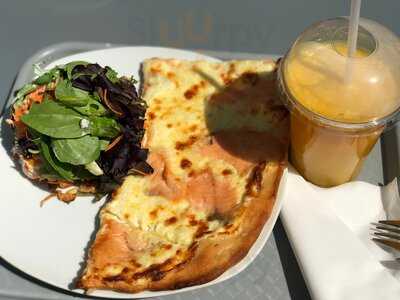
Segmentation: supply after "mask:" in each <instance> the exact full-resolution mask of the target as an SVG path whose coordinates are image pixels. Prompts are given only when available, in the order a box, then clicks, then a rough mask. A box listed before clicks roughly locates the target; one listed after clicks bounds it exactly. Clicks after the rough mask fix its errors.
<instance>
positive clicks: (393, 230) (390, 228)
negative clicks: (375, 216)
mask: <svg viewBox="0 0 400 300" xmlns="http://www.w3.org/2000/svg"><path fill="white" fill-rule="evenodd" d="M376 229H379V230H385V231H389V232H391V233H397V234H400V228H399V229H397V228H395V227H390V226H385V225H383V226H380V225H378V226H376V227H375V230H376Z"/></svg>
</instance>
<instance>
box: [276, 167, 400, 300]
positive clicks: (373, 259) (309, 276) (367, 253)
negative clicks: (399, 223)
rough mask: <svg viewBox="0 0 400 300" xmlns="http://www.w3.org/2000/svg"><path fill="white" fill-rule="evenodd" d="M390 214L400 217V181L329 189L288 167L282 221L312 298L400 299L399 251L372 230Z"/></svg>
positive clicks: (351, 184) (352, 183) (357, 184)
mask: <svg viewBox="0 0 400 300" xmlns="http://www.w3.org/2000/svg"><path fill="white" fill-rule="evenodd" d="M382 195H384V196H382ZM387 217H389V218H399V217H400V201H399V197H398V192H397V183H396V182H394V183H392V184H391V185H389V186H387V187H378V186H375V185H372V184H368V183H365V182H351V183H347V184H344V185H341V186H339V187H335V188H329V189H324V188H319V187H316V186H314V185H312V184H310V183H308V182H306V181H305V180H304V179H303V178H302V177H301V176H299V175H298V174H297V173H296V171H295V170H294V169H293V168H290V169H289V173H288V178H287V184H286V190H285V199H284V203H283V207H282V221H283V224H284V226H285V229H286V232H287V234H288V236H289V238H290V241H291V244H292V247H293V249H294V252H295V254H296V256H297V258H298V262H299V265H300V267H301V269H302V271H303V275H304V278H305V281H306V283H307V285H308V287H309V290H310V293H311V295H312V296H313V299H321V300H330V299H332V300H338V299H340V300H341V299H351V300H353V299H362V300H369V299H371V300H372V299H373V300H376V299H378V300H386V299H388V300H389V299H390V300H391V299H396V300H398V299H400V281H399V280H400V275H399V274H400V263H398V262H395V261H394V259H395V251H393V252H390V251H389V250H388V249H383V248H382V247H380V246H378V245H377V244H376V243H374V242H372V241H371V240H370V234H369V228H370V223H371V222H376V221H378V220H382V219H386V218H387ZM398 256H400V253H398ZM396 277H398V278H399V279H396Z"/></svg>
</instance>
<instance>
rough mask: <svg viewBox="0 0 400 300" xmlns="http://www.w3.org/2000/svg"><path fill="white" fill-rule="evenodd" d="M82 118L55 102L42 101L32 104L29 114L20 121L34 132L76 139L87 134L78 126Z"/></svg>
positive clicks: (84, 129)
mask: <svg viewBox="0 0 400 300" xmlns="http://www.w3.org/2000/svg"><path fill="white" fill-rule="evenodd" d="M83 118H84V117H83V116H82V115H80V114H79V113H77V112H76V111H74V110H73V109H70V108H66V107H64V106H62V105H60V104H58V103H56V102H55V101H51V100H44V101H43V102H42V103H40V104H37V103H34V104H33V105H32V107H31V109H30V110H29V113H27V114H25V115H23V116H22V117H21V120H22V122H23V123H25V124H26V125H27V126H29V127H31V128H33V129H34V130H36V131H38V132H39V133H42V134H44V135H48V136H51V137H54V138H77V137H81V136H84V135H86V134H88V129H87V128H82V127H81V126H80V122H81V120H83Z"/></svg>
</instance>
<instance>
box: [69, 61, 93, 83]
mask: <svg viewBox="0 0 400 300" xmlns="http://www.w3.org/2000/svg"><path fill="white" fill-rule="evenodd" d="M88 64H89V63H88V62H86V61H81V60H77V61H71V62H70V63H68V64H66V65H65V66H64V67H63V69H64V70H65V72H67V77H68V79H70V80H71V79H72V70H73V69H74V68H75V67H76V66H79V65H83V66H87V65H88Z"/></svg>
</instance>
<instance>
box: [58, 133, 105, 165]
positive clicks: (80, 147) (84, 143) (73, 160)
mask: <svg viewBox="0 0 400 300" xmlns="http://www.w3.org/2000/svg"><path fill="white" fill-rule="evenodd" d="M51 147H52V149H53V152H54V154H55V155H56V157H57V159H58V160H59V161H61V162H65V163H70V164H72V165H75V166H78V165H85V164H88V163H90V162H92V161H94V160H96V159H98V158H99V156H100V142H99V138H98V137H95V136H90V135H85V136H83V137H80V138H77V139H53V140H52V142H51Z"/></svg>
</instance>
